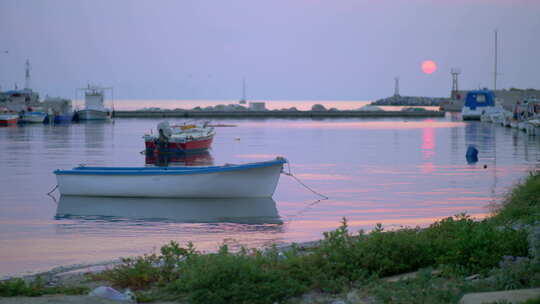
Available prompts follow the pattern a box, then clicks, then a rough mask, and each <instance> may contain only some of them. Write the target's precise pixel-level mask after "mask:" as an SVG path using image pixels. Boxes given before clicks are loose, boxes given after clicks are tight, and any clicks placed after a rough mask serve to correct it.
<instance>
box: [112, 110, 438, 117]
mask: <svg viewBox="0 0 540 304" xmlns="http://www.w3.org/2000/svg"><path fill="white" fill-rule="evenodd" d="M444 115H445V112H443V111H427V110H426V111H193V110H159V111H147V110H146V111H137V110H135V111H114V113H113V117H118V118H168V117H182V118H348V117H366V118H385V117H404V118H423V117H444Z"/></svg>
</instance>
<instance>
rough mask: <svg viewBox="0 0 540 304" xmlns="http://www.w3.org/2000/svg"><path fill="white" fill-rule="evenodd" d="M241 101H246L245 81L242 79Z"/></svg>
mask: <svg viewBox="0 0 540 304" xmlns="http://www.w3.org/2000/svg"><path fill="white" fill-rule="evenodd" d="M242 100H243V101H245V100H246V79H245V78H242Z"/></svg>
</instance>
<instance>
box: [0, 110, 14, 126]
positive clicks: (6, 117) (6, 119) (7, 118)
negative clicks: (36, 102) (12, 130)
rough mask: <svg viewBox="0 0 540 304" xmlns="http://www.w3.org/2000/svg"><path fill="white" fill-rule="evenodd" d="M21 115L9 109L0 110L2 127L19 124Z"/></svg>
mask: <svg viewBox="0 0 540 304" xmlns="http://www.w3.org/2000/svg"><path fill="white" fill-rule="evenodd" d="M18 120H19V114H17V113H14V112H12V111H9V110H7V109H0V126H9V125H15V124H17V121H18Z"/></svg>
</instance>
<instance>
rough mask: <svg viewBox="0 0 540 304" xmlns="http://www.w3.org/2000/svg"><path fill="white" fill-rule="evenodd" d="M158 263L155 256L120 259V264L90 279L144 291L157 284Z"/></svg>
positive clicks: (158, 278) (159, 272)
mask: <svg viewBox="0 0 540 304" xmlns="http://www.w3.org/2000/svg"><path fill="white" fill-rule="evenodd" d="M158 263H159V258H158V256H157V255H155V254H151V255H144V256H142V257H136V258H125V259H122V264H120V265H117V266H115V267H114V268H113V269H109V270H105V271H103V272H100V273H97V274H93V275H92V276H91V278H92V279H94V280H104V281H109V282H111V283H112V284H113V286H114V287H118V288H131V289H133V290H140V289H145V288H149V287H150V286H152V285H153V284H155V283H157V282H159V280H160V278H161V269H160V267H158V266H157V265H158Z"/></svg>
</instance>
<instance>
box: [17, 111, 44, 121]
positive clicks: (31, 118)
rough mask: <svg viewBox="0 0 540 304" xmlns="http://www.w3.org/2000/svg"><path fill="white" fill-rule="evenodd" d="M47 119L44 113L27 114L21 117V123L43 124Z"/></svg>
mask: <svg viewBox="0 0 540 304" xmlns="http://www.w3.org/2000/svg"><path fill="white" fill-rule="evenodd" d="M46 118H47V114H46V113H43V112H27V113H24V114H22V115H21V119H19V122H22V123H43V122H45V119H46Z"/></svg>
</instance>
